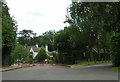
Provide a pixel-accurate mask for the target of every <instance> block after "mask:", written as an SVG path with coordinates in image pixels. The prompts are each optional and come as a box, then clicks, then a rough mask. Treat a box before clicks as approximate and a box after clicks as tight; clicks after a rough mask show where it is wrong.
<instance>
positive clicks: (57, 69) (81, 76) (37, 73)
mask: <svg viewBox="0 0 120 82" xmlns="http://www.w3.org/2000/svg"><path fill="white" fill-rule="evenodd" d="M2 78H3V80H118V73H117V72H113V71H111V65H110V64H100V65H94V66H83V67H77V68H69V67H65V66H58V65H36V66H34V67H26V68H20V69H16V70H11V71H5V72H3V73H2Z"/></svg>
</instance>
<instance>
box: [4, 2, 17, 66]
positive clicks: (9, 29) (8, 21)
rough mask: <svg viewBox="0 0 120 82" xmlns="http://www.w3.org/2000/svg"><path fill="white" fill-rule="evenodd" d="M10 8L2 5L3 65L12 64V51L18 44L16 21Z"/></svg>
mask: <svg viewBox="0 0 120 82" xmlns="http://www.w3.org/2000/svg"><path fill="white" fill-rule="evenodd" d="M8 10H9V8H8V7H7V5H6V4H5V3H2V65H3V66H4V65H10V64H11V58H10V57H11V56H10V54H11V51H12V49H13V48H14V47H15V44H16V28H17V25H16V21H15V20H13V18H12V17H11V16H10V14H9V11H8Z"/></svg>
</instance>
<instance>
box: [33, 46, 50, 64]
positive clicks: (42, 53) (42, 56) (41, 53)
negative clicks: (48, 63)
mask: <svg viewBox="0 0 120 82" xmlns="http://www.w3.org/2000/svg"><path fill="white" fill-rule="evenodd" d="M47 58H48V57H47V53H46V51H45V49H44V47H41V49H40V51H39V52H38V55H37V56H36V57H35V60H36V61H37V62H43V61H44V60H45V59H47Z"/></svg>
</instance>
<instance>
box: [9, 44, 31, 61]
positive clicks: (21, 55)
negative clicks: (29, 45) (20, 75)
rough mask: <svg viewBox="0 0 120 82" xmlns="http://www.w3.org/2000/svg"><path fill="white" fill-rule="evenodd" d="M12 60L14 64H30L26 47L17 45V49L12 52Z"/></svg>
mask: <svg viewBox="0 0 120 82" xmlns="http://www.w3.org/2000/svg"><path fill="white" fill-rule="evenodd" d="M11 56H12V59H13V62H14V63H15V62H17V61H18V60H19V62H23V61H24V62H28V60H29V51H28V50H27V49H26V47H25V46H22V45H20V44H17V45H16V47H15V49H14V50H13V51H12V55H11Z"/></svg>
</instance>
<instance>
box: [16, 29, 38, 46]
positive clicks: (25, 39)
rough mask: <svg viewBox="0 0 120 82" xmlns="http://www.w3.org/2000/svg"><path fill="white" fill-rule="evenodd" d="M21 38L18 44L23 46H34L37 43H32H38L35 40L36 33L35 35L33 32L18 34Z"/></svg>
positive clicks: (27, 31)
mask: <svg viewBox="0 0 120 82" xmlns="http://www.w3.org/2000/svg"><path fill="white" fill-rule="evenodd" d="M18 34H19V35H20V36H19V37H18V42H19V44H21V45H33V44H36V43H32V42H36V41H33V40H36V39H35V36H36V33H33V31H32V30H22V31H20V32H19V33H18Z"/></svg>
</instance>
